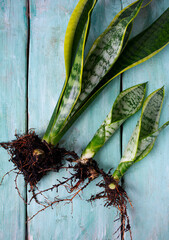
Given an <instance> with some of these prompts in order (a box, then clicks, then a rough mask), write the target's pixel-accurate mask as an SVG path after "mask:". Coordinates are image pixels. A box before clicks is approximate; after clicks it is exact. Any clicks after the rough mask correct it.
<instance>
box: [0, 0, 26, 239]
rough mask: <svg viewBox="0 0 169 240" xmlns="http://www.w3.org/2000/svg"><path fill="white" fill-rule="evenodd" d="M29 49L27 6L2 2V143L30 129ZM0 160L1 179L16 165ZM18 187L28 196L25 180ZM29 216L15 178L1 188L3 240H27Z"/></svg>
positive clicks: (4, 156)
mask: <svg viewBox="0 0 169 240" xmlns="http://www.w3.org/2000/svg"><path fill="white" fill-rule="evenodd" d="M26 45H27V17H26V5H25V2H24V1H22V0H17V4H16V1H15V0H9V1H0V65H1V67H0V142H2V141H8V140H12V139H13V138H14V134H15V130H17V133H24V132H25V129H26ZM0 156H1V158H0V179H1V178H2V176H3V175H4V174H5V173H6V172H7V171H9V170H10V169H12V168H13V165H12V163H9V162H8V159H9V156H8V154H7V153H6V152H5V151H4V150H3V149H0ZM18 186H19V188H20V190H21V194H22V195H23V196H24V195H25V194H26V192H25V188H24V181H23V178H22V177H21V178H20V177H19V178H18ZM25 212H26V208H25V206H24V204H23V201H22V200H21V199H20V197H19V196H18V194H17V192H16V189H15V184H14V174H11V175H10V176H7V177H6V178H5V180H4V182H3V184H2V186H0V239H24V238H25Z"/></svg>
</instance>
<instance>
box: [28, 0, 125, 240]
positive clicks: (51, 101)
mask: <svg viewBox="0 0 169 240" xmlns="http://www.w3.org/2000/svg"><path fill="white" fill-rule="evenodd" d="M77 2H78V1H77V0H76V1H57V2H56V1H48V4H47V5H46V9H45V11H43V13H41V11H40V10H39V9H40V3H39V1H37V2H36V4H35V2H34V1H31V39H30V40H31V41H30V71H29V116H30V117H29V127H30V128H31V127H35V128H36V130H37V131H38V133H41V134H42V133H43V132H44V130H45V128H46V127H47V125H48V121H49V119H50V116H51V114H52V111H53V109H54V107H55V104H56V101H57V99H58V97H59V94H60V91H61V89H62V86H63V83H64V80H65V69H64V58H63V57H64V56H63V52H64V49H63V46H64V45H63V43H64V35H65V31H66V27H67V23H68V20H69V18H70V15H71V13H72V11H73V9H74V7H75V5H76V4H77ZM120 10H121V4H120V2H119V1H118V0H116V1H106V2H104V1H98V3H97V6H96V8H95V10H94V11H93V14H92V24H91V33H90V35H89V38H88V43H87V48H89V46H91V43H92V42H93V40H94V39H95V38H96V37H98V35H99V34H100V33H101V32H102V31H103V30H104V29H105V28H106V27H107V26H108V24H109V23H110V21H111V20H112V19H113V17H114V16H115V14H116V13H118V12H119V11H120ZM101 23H104V24H101ZM101 25H102V26H101ZM96 26H99V27H96ZM56 29H57V30H56ZM53 39H55V42H56V43H57V44H53V45H51V42H53V41H54V40H53ZM119 86H120V82H119V79H117V80H116V81H114V82H113V83H112V84H111V85H109V89H105V91H104V92H103V93H102V94H101V96H100V98H99V99H97V101H96V102H95V103H93V104H92V106H91V107H90V108H89V109H88V110H87V111H85V113H84V114H83V115H82V117H81V118H80V119H79V120H78V121H77V122H76V123H75V124H74V125H73V126H72V128H71V129H70V130H69V131H68V133H67V134H66V136H65V137H64V138H63V139H62V140H61V143H62V144H63V145H64V146H67V147H68V148H71V149H74V150H76V151H78V153H79V154H80V153H81V152H82V149H83V148H84V147H85V146H86V144H87V142H88V141H89V140H90V139H91V137H92V135H93V134H94V133H95V131H96V130H97V128H98V127H99V125H100V124H101V122H102V121H103V120H104V118H105V116H106V115H107V113H108V112H109V110H110V108H111V106H112V104H113V101H114V100H115V97H116V96H117V95H118V93H119V90H120V87H119ZM37 90H38V91H37ZM112 92H115V93H116V94H115V95H114V94H112ZM101 109H102V111H101ZM98 116H99V118H98ZM84 136H85V137H84ZM111 145H113V147H112V146H111ZM108 148H111V150H110V151H108ZM110 156H116V157H114V159H113V160H112V158H111V157H110ZM96 158H97V160H98V161H99V162H100V165H101V166H102V167H103V166H104V168H105V169H107V170H108V169H109V168H110V167H111V166H112V164H113V166H116V165H117V161H118V159H119V158H120V138H119V131H118V133H117V134H116V135H115V138H114V139H112V141H110V142H109V143H108V144H107V145H106V146H105V148H104V149H103V151H102V152H100V153H98V154H97V156H96ZM63 174H64V171H61V173H60V174H56V173H51V174H49V176H48V177H45V178H44V179H43V180H42V181H41V183H40V184H39V185H40V188H42V189H43V188H45V187H47V186H50V185H51V184H54V183H56V178H57V177H58V176H59V177H61V176H65V175H63ZM66 175H68V173H67V174H66ZM97 181H98V180H97ZM97 181H95V182H93V183H92V184H91V186H89V187H88V188H87V189H86V190H85V191H84V193H83V194H82V200H81V199H80V198H76V199H75V200H74V203H73V212H72V205H71V204H69V205H63V204H60V205H58V206H54V209H53V210H52V209H48V210H47V211H45V212H43V213H40V214H39V215H38V216H37V217H35V218H34V219H33V220H32V221H31V222H30V223H29V237H31V238H32V239H41V240H43V239H44V240H45V239H67V240H69V239H70V240H71V239H108V238H112V235H113V232H114V231H115V227H114V223H113V221H114V219H115V214H116V210H113V209H111V210H110V209H109V210H108V209H105V207H104V206H103V202H101V201H98V202H96V203H94V204H93V205H91V204H90V203H88V202H86V201H85V199H86V198H90V196H91V193H92V192H93V193H94V192H96V191H98V190H99V189H96V187H95V183H96V182H97ZM55 194H56V193H52V196H54V195H55ZM60 194H61V195H63V194H66V193H65V191H64V189H62V190H61V191H60ZM48 195H49V196H50V195H51V193H49V194H48ZM38 209H39V208H38V207H37V205H36V204H34V203H33V204H32V205H31V206H29V207H28V215H29V216H31V215H32V214H33V213H35V212H36V211H37V210H38ZM37 222H38V224H37ZM119 224H120V223H119V222H118V223H116V227H117V226H119Z"/></svg>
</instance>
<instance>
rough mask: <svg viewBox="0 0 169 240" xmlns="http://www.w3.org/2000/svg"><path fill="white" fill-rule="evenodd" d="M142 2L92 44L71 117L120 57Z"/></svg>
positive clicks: (125, 12) (120, 17)
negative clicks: (79, 92)
mask: <svg viewBox="0 0 169 240" xmlns="http://www.w3.org/2000/svg"><path fill="white" fill-rule="evenodd" d="M142 2H143V0H139V1H136V2H135V3H133V4H131V5H129V6H128V7H126V8H125V9H123V10H122V11H121V12H120V13H119V14H118V15H117V16H116V17H115V18H114V19H113V21H112V22H111V23H110V25H109V26H108V28H107V29H106V30H105V31H104V32H103V33H102V34H101V35H100V36H99V37H98V38H97V39H96V41H95V42H94V44H93V46H92V48H91V49H90V51H89V53H88V55H87V57H86V60H85V65H84V70H83V81H82V89H81V94H80V96H79V98H78V101H77V103H76V105H75V107H74V110H73V111H72V113H71V116H72V115H73V114H74V112H75V111H76V110H77V109H78V107H79V106H80V105H81V103H82V102H83V101H84V99H87V97H88V96H89V94H90V93H91V92H92V91H93V89H94V88H95V87H96V86H97V85H98V84H99V82H100V81H101V80H102V79H103V77H104V76H105V75H106V74H107V72H108V71H109V70H110V69H111V68H112V66H113V65H114V63H115V62H116V60H117V59H118V57H119V56H120V54H121V52H122V49H123V48H124V46H125V45H126V43H127V41H128V37H129V34H130V30H131V23H132V21H133V20H134V18H135V17H136V16H137V14H138V12H139V10H140V8H141V5H142ZM126 34H127V35H126ZM125 36H126V37H125Z"/></svg>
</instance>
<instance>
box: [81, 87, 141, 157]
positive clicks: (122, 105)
mask: <svg viewBox="0 0 169 240" xmlns="http://www.w3.org/2000/svg"><path fill="white" fill-rule="evenodd" d="M145 88H146V84H145V83H143V84H139V85H136V86H133V87H131V88H129V89H126V90H125V91H123V92H121V93H120V94H119V95H118V97H117V98H116V100H115V102H114V104H113V107H112V109H111V111H110V113H109V114H108V116H107V117H106V119H105V120H104V122H103V123H102V125H101V126H100V128H99V129H98V130H97V132H96V134H95V135H94V137H93V138H92V140H91V141H90V143H89V144H88V146H87V147H86V148H85V150H84V151H83V153H82V156H81V159H86V158H92V157H94V155H95V154H96V153H97V152H98V151H99V149H100V148H101V147H102V146H103V145H104V144H105V143H106V142H107V140H108V139H109V138H110V137H111V136H112V135H113V134H114V133H115V131H116V130H117V129H118V128H119V127H120V126H121V124H122V123H123V122H124V121H125V120H127V119H128V118H129V117H130V116H132V115H133V114H135V113H136V112H137V111H138V110H139V109H140V107H141V105H142V102H143V99H144V95H145Z"/></svg>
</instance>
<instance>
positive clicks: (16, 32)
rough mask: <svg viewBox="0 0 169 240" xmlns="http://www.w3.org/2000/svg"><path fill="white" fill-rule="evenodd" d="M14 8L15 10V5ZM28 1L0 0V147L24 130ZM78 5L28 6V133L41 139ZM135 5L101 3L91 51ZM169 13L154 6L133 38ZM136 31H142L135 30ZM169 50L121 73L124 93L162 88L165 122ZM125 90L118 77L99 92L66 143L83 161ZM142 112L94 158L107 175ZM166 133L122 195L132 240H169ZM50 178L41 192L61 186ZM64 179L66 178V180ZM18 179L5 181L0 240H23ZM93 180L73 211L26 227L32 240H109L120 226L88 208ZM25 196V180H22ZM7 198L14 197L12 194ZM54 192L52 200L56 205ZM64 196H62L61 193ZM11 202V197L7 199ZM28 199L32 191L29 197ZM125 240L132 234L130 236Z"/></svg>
mask: <svg viewBox="0 0 169 240" xmlns="http://www.w3.org/2000/svg"><path fill="white" fill-rule="evenodd" d="M14 2H15V4H14ZM25 2H26V1H21V0H20V1H19V0H17V1H14V0H10V1H7V0H4V1H0V8H1V10H0V11H1V15H0V42H1V41H2V43H1V44H0V59H2V60H1V69H0V89H1V91H0V141H6V140H11V139H12V138H13V135H14V133H15V129H17V131H19V132H24V131H25V130H26V115H27V114H26V90H27V89H26V71H27V69H26V62H27V59H26V46H27V34H28V31H27V30H28V28H27V15H26V4H25ZM77 2H78V0H55V1H54V0H31V1H30V49H29V71H28V73H29V74H28V112H29V122H28V127H29V128H35V129H36V131H37V132H38V133H39V134H40V135H41V136H42V135H43V133H44V131H45V129H46V127H47V125H48V121H49V119H50V116H51V114H52V111H53V109H54V107H55V104H56V102H57V99H58V97H59V94H60V91H61V89H62V85H63V82H64V79H65V69H64V59H63V45H64V35H65V31H66V26H67V23H68V20H69V18H70V15H71V13H72V11H73V9H74V7H75V6H76V4H77ZM131 2H133V1H132V0H123V1H120V0H98V3H97V6H96V7H95V10H94V11H93V14H92V23H91V31H90V34H89V38H88V42H87V46H86V50H87V51H88V50H89V48H90V46H91V44H92V42H93V41H94V39H95V38H96V37H97V36H98V35H99V34H100V33H101V32H102V31H103V30H104V29H105V28H106V26H107V25H108V24H109V23H110V21H111V20H112V19H113V17H114V16H115V15H116V13H118V12H119V11H120V10H121V8H122V7H125V6H127V5H128V4H130V3H131ZM167 7H169V3H168V1H167V0H153V1H152V3H151V4H150V5H149V6H148V7H147V8H145V9H143V10H141V13H140V14H139V16H138V18H137V19H136V23H137V26H136V24H135V26H134V33H133V34H136V33H138V29H140V30H142V29H143V28H145V27H147V26H148V25H149V24H150V23H151V22H152V21H153V20H155V19H156V18H157V17H158V16H159V15H160V14H161V13H162V12H163V11H164V10H165V9H166V8H167ZM138 26H139V27H138ZM168 62H169V47H166V48H165V49H164V50H163V51H162V52H161V53H159V54H158V55H157V56H155V57H153V58H152V59H150V60H149V61H147V62H146V63H143V64H141V65H140V66H138V67H135V68H134V69H131V70H129V71H127V72H126V73H124V74H123V76H122V83H123V84H122V85H123V89H126V88H127V87H130V86H132V85H134V84H138V83H141V82H145V81H149V84H148V91H147V93H150V92H152V91H153V90H155V89H156V88H158V87H161V86H162V85H165V89H166V98H165V102H164V106H163V112H162V118H161V123H164V122H165V121H167V120H168V119H169V113H168V107H169V93H168V92H169V87H168V81H169V69H168ZM119 91H120V77H117V78H116V79H114V80H113V81H112V83H110V84H109V86H108V87H107V88H105V90H104V91H103V92H102V93H101V95H100V96H99V97H97V99H96V100H95V102H94V103H93V104H92V105H91V106H90V107H89V108H88V109H87V110H86V111H85V112H84V113H83V115H82V116H81V117H80V118H79V120H78V121H76V123H75V124H74V125H73V126H72V127H71V129H70V130H69V131H68V133H67V134H66V136H65V137H64V138H63V139H62V140H61V144H62V145H63V146H66V147H67V148H69V149H72V150H75V151H77V152H78V153H79V154H80V153H81V152H82V149H83V148H84V147H85V146H86V144H87V143H88V141H89V140H90V139H91V137H92V136H93V134H94V133H95V131H96V129H97V128H98V127H99V126H100V124H101V123H102V121H103V120H104V118H105V116H106V115H107V113H108V112H109V111H110V108H111V106H112V103H113V101H114V99H115V98H116V96H117V95H118V93H119ZM138 117H139V113H138V114H137V115H136V116H134V117H132V119H130V120H129V121H127V123H125V125H124V127H123V131H122V133H123V134H122V139H121V137H120V131H118V132H117V133H116V134H115V135H114V137H113V138H112V139H111V140H110V141H109V142H108V143H107V144H106V146H105V147H104V148H103V149H102V150H101V151H100V152H99V153H98V154H97V155H96V157H95V159H97V160H98V162H99V165H100V166H101V167H103V168H104V169H105V170H108V169H109V168H111V167H116V166H117V164H118V162H119V161H120V157H121V140H122V150H124V148H125V146H126V144H127V142H128V140H129V136H130V135H131V133H132V131H133V129H134V127H135V124H136V121H137V119H138ZM168 131H169V130H168V129H166V130H165V131H164V132H163V133H161V135H160V136H159V138H158V140H157V142H156V145H155V148H154V150H153V151H152V152H151V154H150V155H149V156H148V157H147V158H146V159H144V160H143V161H142V162H140V163H138V164H136V165H135V166H133V167H132V168H131V169H130V170H129V172H128V173H127V174H126V176H125V178H124V183H125V189H126V190H127V192H128V194H129V197H130V198H131V200H132V203H133V206H134V208H133V209H131V208H130V207H129V214H130V218H131V224H132V231H133V239H134V240H151V239H153V240H154V239H157V240H165V239H168V238H169V230H168V229H169V223H168V219H169V211H168V210H169V209H168V207H169V205H168V202H169V193H168V180H169V177H168V172H169V169H168V164H167V161H168V159H167V155H168V154H169V150H168V145H167V141H168V139H167V136H168ZM0 151H1V153H0V154H1V161H0V177H1V176H2V175H3V174H4V173H5V172H6V171H8V170H10V169H11V168H12V164H11V163H8V161H7V159H8V156H7V154H6V153H5V151H4V150H2V149H0ZM63 174H65V173H64V171H62V172H61V173H59V174H56V173H50V174H49V175H48V176H46V177H44V179H43V180H42V181H41V182H40V184H39V188H40V189H43V188H46V187H47V186H50V185H51V184H54V183H56V178H58V177H61V176H63ZM64 176H65V175H64ZM13 180H14V175H13V174H11V175H10V176H8V177H7V178H6V179H5V181H4V183H3V185H2V186H1V187H0V197H1V202H2V204H1V207H0V239H5V240H6V239H7V240H8V239H12V240H13V239H25V232H26V228H25V221H26V215H25V212H26V208H25V206H24V204H23V202H22V200H21V199H20V198H19V197H18V195H17V192H16V190H15V189H14V182H13ZM97 181H98V180H96V181H94V182H93V183H92V184H91V185H90V186H89V187H88V188H87V189H86V190H85V191H84V193H83V194H82V195H81V197H82V200H81V199H80V198H76V199H75V200H74V203H73V212H72V205H65V206H64V205H63V204H61V205H58V206H54V209H53V210H52V209H51V208H50V209H48V210H47V211H45V212H42V213H40V214H39V215H38V216H36V217H35V218H34V219H33V220H32V221H31V222H29V223H28V236H27V238H28V239H31V240H32V239H33V240H35V239H39V240H46V239H51V240H54V239H57V240H60V239H66V240H69V239H79V240H81V239H82V240H83V239H94V240H111V239H115V237H114V236H113V235H112V234H113V232H114V230H115V229H116V228H117V226H118V225H119V223H118V222H116V223H115V224H114V223H113V220H114V219H115V215H116V210H114V209H106V208H105V207H104V206H103V202H101V201H98V202H96V203H94V204H93V205H91V204H90V203H87V202H86V201H85V199H86V198H89V197H90V195H91V193H95V192H97V191H99V189H98V188H96V187H95V183H96V182H97ZM19 184H20V189H21V191H22V194H23V195H24V191H25V189H24V187H23V185H24V184H23V179H22V178H20V179H19ZM9 193H10V195H9ZM55 194H56V193H55V192H53V193H49V194H48V196H49V198H52V196H54V195H55ZM59 194H61V195H65V194H66V192H65V190H64V189H61V191H60V192H59ZM10 196H11V197H10ZM27 196H28V198H29V197H30V196H29V192H27ZM37 210H39V207H37V204H36V203H34V202H32V204H31V205H30V206H28V207H27V214H28V216H31V215H32V214H34V213H35V212H36V211H37ZM126 239H129V235H128V234H126Z"/></svg>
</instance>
